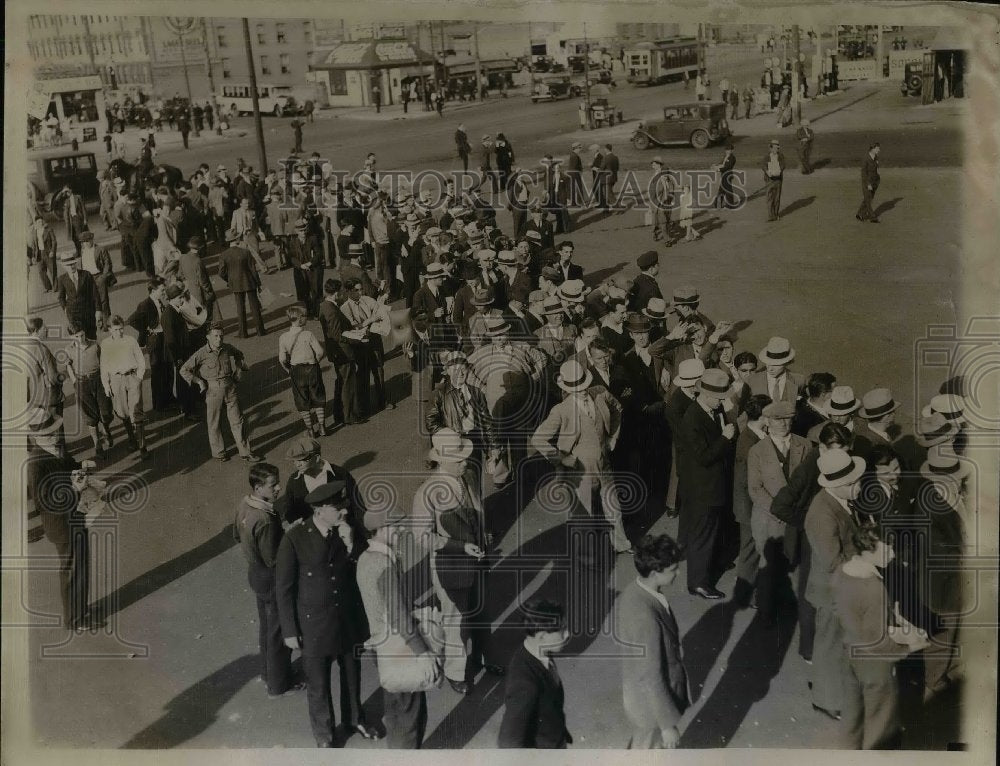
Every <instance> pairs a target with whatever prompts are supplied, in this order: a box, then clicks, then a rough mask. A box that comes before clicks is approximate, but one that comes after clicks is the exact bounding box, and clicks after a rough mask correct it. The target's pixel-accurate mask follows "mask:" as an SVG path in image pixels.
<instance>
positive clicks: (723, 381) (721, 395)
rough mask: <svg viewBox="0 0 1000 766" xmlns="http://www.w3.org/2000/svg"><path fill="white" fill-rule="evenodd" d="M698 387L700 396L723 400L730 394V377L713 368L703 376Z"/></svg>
mask: <svg viewBox="0 0 1000 766" xmlns="http://www.w3.org/2000/svg"><path fill="white" fill-rule="evenodd" d="M697 386H698V395H699V396H701V397H703V398H704V397H710V398H712V399H719V400H722V399H725V398H726V395H727V394H728V393H729V376H728V375H726V373H725V372H723V371H722V370H719V369H716V368H715V367H711V368H709V369H707V370H705V372H703V373H702V374H701V378H700V379H699V380H698V384H697Z"/></svg>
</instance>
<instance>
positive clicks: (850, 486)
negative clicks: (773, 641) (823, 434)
mask: <svg viewBox="0 0 1000 766" xmlns="http://www.w3.org/2000/svg"><path fill="white" fill-rule="evenodd" d="M816 465H817V467H818V469H819V479H818V480H817V481H818V483H819V485H820V487H822V488H823V489H822V490H821V491H820V492H819V494H817V495H816V497H814V498H813V501H812V503H811V504H810V505H809V510H808V511H807V512H806V521H805V528H806V537H807V538H808V539H809V547H810V549H811V551H812V560H811V562H810V568H809V581H808V583H807V584H806V599H807V600H808V601H809V603H810V604H812V605H813V606H814V607H816V638H815V642H814V644H813V677H812V703H813V708H814V709H815V710H816V711H817V712H820V713H823V714H824V715H826V716H829V717H830V718H834V719H836V720H840V711H841V710H843V704H844V697H845V695H844V692H845V689H844V680H845V678H846V677H847V673H848V662H847V652H846V650H845V649H844V638H843V635H844V631H843V628H842V627H841V625H840V619H839V618H838V617H837V614H836V612H835V611H834V604H833V595H832V592H831V589H830V585H831V578H832V577H833V573H834V572H835V571H836V570H837V569H839V568H840V567H841V566H843V565H844V563H845V562H846V561H847V560H848V559H850V558H851V557H852V556H853V555H854V554H856V553H857V550H856V549H855V547H854V543H853V535H854V533H855V532H856V531H857V529H858V527H859V521H858V517H857V514H856V512H855V511H854V508H853V501H854V500H855V499H856V498H857V497H858V494H859V493H860V490H861V477H862V475H863V474H864V472H865V461H864V460H863V459H862V458H860V457H851V456H850V455H849V454H848V453H847V452H846V451H845V450H842V449H831V450H827V451H826V452H824V453H822V454H820V455H819V458H818V459H817V461H816Z"/></svg>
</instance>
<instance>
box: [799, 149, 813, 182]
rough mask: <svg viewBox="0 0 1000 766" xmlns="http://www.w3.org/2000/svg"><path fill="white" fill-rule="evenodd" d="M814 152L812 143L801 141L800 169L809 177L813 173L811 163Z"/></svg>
mask: <svg viewBox="0 0 1000 766" xmlns="http://www.w3.org/2000/svg"><path fill="white" fill-rule="evenodd" d="M812 150H813V145H812V141H805V142H803V141H799V167H800V169H801V170H802V172H803V173H805V174H807V175H808V174H809V173H812V163H811V162H810V161H809V155H811V154H812Z"/></svg>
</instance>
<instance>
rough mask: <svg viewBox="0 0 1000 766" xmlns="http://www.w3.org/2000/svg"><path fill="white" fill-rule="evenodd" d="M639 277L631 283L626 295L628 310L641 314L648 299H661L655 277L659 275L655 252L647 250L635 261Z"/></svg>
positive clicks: (657, 255)
mask: <svg viewBox="0 0 1000 766" xmlns="http://www.w3.org/2000/svg"><path fill="white" fill-rule="evenodd" d="M635 263H636V265H637V266H638V267H639V276H637V277H636V278H635V280H634V281H633V282H632V289H631V290H630V291H629V294H628V310H629V311H638V312H641V311H642V310H643V309H645V308H646V306H648V305H649V299H650V298H663V293H662V292H661V291H660V285H659V284H657V282H656V275H657V274H659V273H660V255H659V253H657V252H656V251H655V250H647V251H646V252H645V253H643V254H642V255H640V256H639V257H638V258H636V260H635Z"/></svg>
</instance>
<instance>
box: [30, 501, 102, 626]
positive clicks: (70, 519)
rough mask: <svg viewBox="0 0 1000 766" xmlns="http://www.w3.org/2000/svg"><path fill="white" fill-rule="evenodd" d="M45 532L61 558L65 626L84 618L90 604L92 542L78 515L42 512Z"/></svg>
mask: <svg viewBox="0 0 1000 766" xmlns="http://www.w3.org/2000/svg"><path fill="white" fill-rule="evenodd" d="M39 515H40V516H41V520H42V529H43V530H44V532H45V536H46V537H47V538H49V540H50V541H51V542H52V544H53V545H54V546H55V547H56V554H57V555H58V556H59V596H60V599H61V601H62V619H63V624H64V625H69V624H70V623H72V622H73V621H74V620H78V619H80V618H82V617H83V616H84V615H85V614H86V613H87V607H88V606H89V604H90V598H89V595H90V540H89V537H88V534H89V533H88V532H87V524H86V517H85V516H84V514H82V513H80V512H79V511H76V510H74V511H70V512H63V513H49V512H48V511H41V512H40V514H39Z"/></svg>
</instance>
